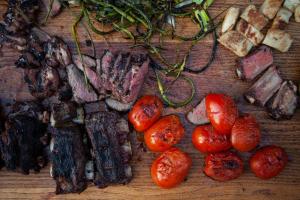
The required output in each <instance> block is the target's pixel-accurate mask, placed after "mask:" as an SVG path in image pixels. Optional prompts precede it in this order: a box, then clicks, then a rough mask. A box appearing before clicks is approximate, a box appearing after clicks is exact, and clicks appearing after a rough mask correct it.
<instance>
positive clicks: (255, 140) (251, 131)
mask: <svg viewBox="0 0 300 200" xmlns="http://www.w3.org/2000/svg"><path fill="white" fill-rule="evenodd" d="M260 135H261V134H260V128H259V124H258V123H257V122H256V119H255V118H254V117H253V116H251V115H249V114H246V115H244V116H243V117H239V118H238V119H237V120H236V121H235V123H234V125H233V127H232V130H231V142H232V146H233V147H234V148H235V149H236V150H238V151H250V150H252V149H254V148H255V147H256V146H257V145H258V144H259V141H260Z"/></svg>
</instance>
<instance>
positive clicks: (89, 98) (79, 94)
mask: <svg viewBox="0 0 300 200" xmlns="http://www.w3.org/2000/svg"><path fill="white" fill-rule="evenodd" d="M67 74H68V80H69V84H70V86H71V88H72V91H73V97H74V99H75V101H76V102H77V103H86V102H93V101H97V100H98V96H97V94H96V93H95V91H94V90H93V89H92V87H91V86H89V85H88V84H87V83H86V82H85V79H84V75H83V73H82V72H81V71H80V70H79V69H78V68H77V67H76V66H75V65H73V64H71V65H68V66H67Z"/></svg>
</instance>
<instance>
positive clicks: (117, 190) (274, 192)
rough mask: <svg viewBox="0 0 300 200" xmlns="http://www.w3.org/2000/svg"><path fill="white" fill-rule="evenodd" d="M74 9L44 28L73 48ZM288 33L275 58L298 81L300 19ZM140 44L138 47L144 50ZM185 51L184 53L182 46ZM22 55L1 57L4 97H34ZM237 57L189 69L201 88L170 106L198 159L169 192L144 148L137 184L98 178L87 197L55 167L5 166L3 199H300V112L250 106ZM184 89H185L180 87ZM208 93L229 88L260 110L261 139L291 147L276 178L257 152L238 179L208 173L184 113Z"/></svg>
mask: <svg viewBox="0 0 300 200" xmlns="http://www.w3.org/2000/svg"><path fill="white" fill-rule="evenodd" d="M254 3H255V4H256V5H260V4H261V3H262V1H261V0H255V1H254ZM234 4H235V5H237V6H238V7H241V8H245V7H246V5H247V4H248V1H246V0H243V1H238V3H234V1H233V0H227V1H221V0H216V1H215V3H214V5H213V6H212V7H211V8H210V11H211V13H212V15H213V16H214V15H216V14H217V13H219V12H220V11H221V10H223V9H224V8H225V7H227V6H229V5H234ZM4 10H5V6H4V3H3V1H1V2H0V13H1V15H2V14H3V12H4ZM70 16H71V15H70V13H69V12H67V11H65V12H64V13H63V14H61V15H60V16H58V17H57V18H55V19H53V20H50V21H49V23H48V25H47V27H45V30H47V31H48V32H49V33H52V34H57V35H59V36H61V37H63V38H64V40H65V41H66V42H67V43H68V44H69V45H70V47H71V49H72V51H73V52H75V50H74V43H73V42H72V39H71V37H70V28H71V24H72V22H73V18H72V17H70ZM181 27H182V28H181V32H185V33H188V32H192V31H195V28H194V26H192V25H191V23H182V25H181ZM79 31H80V40H81V41H82V42H81V44H82V47H83V50H84V51H85V52H87V53H91V50H90V49H89V48H88V47H86V46H85V40H86V39H87V35H86V33H85V32H84V29H81V28H80V29H79ZM287 31H288V32H289V33H290V34H291V35H292V36H293V38H294V43H293V45H292V47H291V49H290V50H289V52H287V53H279V52H277V51H274V57H275V64H276V65H277V66H278V67H279V70H280V71H281V73H282V76H283V77H284V78H285V79H291V80H294V81H299V80H300V25H299V24H297V23H295V22H294V19H292V20H291V22H290V24H289V25H288V28H287ZM93 37H94V39H95V41H96V48H97V52H98V56H100V53H101V52H102V50H103V49H105V48H107V46H106V43H105V42H104V40H103V38H101V37H99V36H96V35H94V34H93ZM107 39H108V41H110V45H111V48H112V49H125V48H128V47H129V46H130V45H131V43H130V42H128V41H126V40H125V39H123V38H122V37H121V36H120V35H118V34H114V35H112V36H111V37H109V38H107ZM167 42H168V45H169V47H170V49H173V51H172V50H170V52H168V53H167V56H168V58H170V59H173V60H174V59H175V57H176V56H175V55H176V53H175V52H174V49H175V48H176V47H178V45H181V46H187V45H182V44H181V43H179V42H178V41H173V40H168V41H167ZM210 43H211V40H210V39H209V38H208V39H206V40H204V41H202V42H201V43H200V44H199V45H197V46H196V47H195V48H194V49H193V51H192V56H191V58H190V61H189V63H190V64H191V65H200V64H201V63H204V62H205V59H206V57H207V55H208V51H209V50H210V48H209V45H210ZM140 50H141V49H137V50H136V51H140ZM181 54H182V52H181ZM16 58H17V54H16V52H15V51H14V50H12V49H3V50H2V56H1V57H0V66H1V68H0V98H1V99H2V100H4V101H5V102H8V101H9V100H10V99H16V100H19V101H21V100H30V99H32V97H31V95H30V94H29V93H28V90H27V86H26V84H24V82H23V79H22V76H23V71H22V70H20V69H16V68H14V61H15V59H16ZM235 59H236V56H235V55H233V54H232V53H230V52H229V51H227V50H226V49H224V48H223V47H219V48H218V51H217V56H216V59H215V61H214V63H213V65H212V66H211V67H210V68H209V69H208V70H207V71H205V72H204V73H202V74H199V75H194V74H186V75H188V76H190V77H191V78H192V79H193V80H194V81H195V83H196V86H197V93H196V96H195V98H194V101H193V102H192V103H191V104H190V105H188V106H186V107H184V108H180V109H172V108H166V109H165V114H167V113H177V114H179V115H180V116H181V117H182V120H183V121H184V124H185V128H186V134H185V137H184V139H183V140H182V141H181V142H180V144H179V145H177V146H178V147H179V148H181V149H182V150H184V151H186V152H188V153H189V154H190V156H191V157H192V159H193V165H192V168H191V170H190V173H189V175H188V178H187V180H186V181H185V182H184V183H183V184H181V185H180V186H179V187H177V188H174V189H170V190H164V189H160V188H158V187H157V186H156V185H154V184H153V183H152V181H151V177H150V173H149V167H150V165H151V163H152V161H153V159H154V158H155V157H156V155H155V154H153V153H151V152H149V151H148V152H145V153H141V152H139V154H141V160H140V161H138V160H137V159H134V160H133V172H134V179H133V180H132V181H131V183H130V184H128V185H125V186H111V187H108V188H105V189H98V188H96V187H95V186H93V185H92V184H91V186H90V187H88V189H87V190H85V191H84V192H83V193H81V194H80V195H78V194H69V195H59V196H57V195H55V194H54V188H55V183H54V181H53V180H52V179H51V178H50V177H49V169H48V168H46V169H43V170H42V171H41V172H40V173H39V174H30V175H29V176H25V175H21V174H18V173H13V172H7V171H6V170H5V169H2V170H1V171H0V199H113V200H116V199H127V200H131V199H148V200H150V199H164V200H165V199H189V200H190V199H203V200H208V199H220V200H229V199H232V200H233V199H236V200H242V199H248V200H252V199H255V200H260V199H264V200H265V199H270V200H277V199H278V200H279V199H284V200H299V199H300V172H299V169H300V112H299V111H298V112H297V113H296V114H295V116H294V117H293V119H291V120H288V121H280V122H277V121H274V120H271V119H270V118H269V117H268V115H267V114H266V112H265V110H264V109H263V108H260V107H256V106H253V105H249V104H248V103H247V102H245V100H244V99H243V96H242V94H243V92H244V91H245V90H246V89H247V88H249V87H250V85H251V83H246V82H242V81H240V80H238V79H237V77H236V75H235V72H234V71H235ZM7 68H9V69H10V70H9V71H8V70H7ZM176 88H177V89H176V90H173V92H172V95H174V96H182V93H185V92H188V91H187V89H185V87H184V84H180V83H178V85H177V87H176ZM178 88H179V89H178ZM209 92H223V93H227V94H229V95H231V96H233V97H234V98H235V99H236V102H237V103H238V106H239V109H240V110H241V111H242V112H248V113H251V114H252V115H254V116H256V117H257V119H258V121H259V123H260V125H261V129H262V143H261V145H266V144H276V145H280V146H282V147H284V148H285V149H286V151H287V153H288V155H289V159H290V161H289V163H288V165H287V167H286V168H285V170H284V171H283V172H282V173H281V174H280V175H279V176H278V177H275V178H273V179H271V180H267V181H263V180H260V179H258V178H256V177H255V176H254V175H253V174H252V173H251V172H250V169H249V165H248V158H249V156H250V153H245V154H242V157H243V159H244V161H245V172H244V173H243V174H242V176H241V177H240V178H238V179H236V180H233V181H229V182H226V183H219V182H216V181H213V180H211V179H209V178H207V177H206V176H205V175H204V174H203V173H202V171H201V170H202V166H203V157H204V156H203V155H201V154H200V153H199V152H197V151H196V150H195V149H194V148H193V146H192V144H191V132H192V130H193V128H194V126H192V125H191V124H189V123H188V122H187V121H186V120H185V118H184V114H185V113H186V112H187V111H188V110H189V109H191V108H192V107H193V106H195V105H196V104H197V102H198V101H199V100H200V99H201V98H203V97H204V96H205V95H206V94H207V93H209ZM143 93H144V94H150V93H151V94H153V93H155V94H158V91H157V87H156V82H155V78H154V74H153V72H152V71H151V72H150V74H149V78H148V79H147V81H146V83H145V85H144V88H143Z"/></svg>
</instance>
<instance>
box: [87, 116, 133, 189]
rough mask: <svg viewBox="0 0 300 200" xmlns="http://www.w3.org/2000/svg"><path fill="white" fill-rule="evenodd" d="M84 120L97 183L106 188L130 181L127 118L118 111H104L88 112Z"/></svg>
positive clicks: (129, 148) (130, 152)
mask: <svg viewBox="0 0 300 200" xmlns="http://www.w3.org/2000/svg"><path fill="white" fill-rule="evenodd" d="M85 123H86V130H87V132H88V135H89V138H90V140H91V143H92V147H93V155H94V159H95V165H96V173H95V177H94V182H95V184H96V185H97V186H98V187H100V188H104V187H106V186H108V185H110V184H125V183H128V182H129V181H130V180H131V178H132V172H131V166H130V165H129V161H130V159H131V154H132V151H131V146H130V142H129V128H128V122H127V121H126V120H125V119H123V118H121V116H119V115H118V114H117V113H115V112H105V111H103V112H98V113H93V114H90V115H88V116H86V119H85Z"/></svg>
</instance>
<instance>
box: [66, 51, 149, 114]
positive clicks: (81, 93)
mask: <svg viewBox="0 0 300 200" xmlns="http://www.w3.org/2000/svg"><path fill="white" fill-rule="evenodd" d="M73 60H74V64H75V65H69V66H68V67H67V73H68V80H69V84H70V85H71V87H72V89H73V93H74V99H75V101H76V102H78V103H83V102H93V101H96V100H102V99H106V98H107V99H108V100H107V101H106V102H107V103H108V104H109V105H110V106H112V107H113V108H115V109H118V110H120V111H122V110H124V109H125V110H127V109H129V107H130V105H131V104H132V103H133V102H134V101H135V100H136V99H137V97H138V94H139V92H140V90H141V88H142V86H143V83H144V79H145V77H146V75H147V73H148V69H149V58H148V56H147V55H143V54H140V55H132V54H130V53H126V52H118V53H116V54H113V53H112V52H110V51H109V50H106V51H104V54H103V55H102V56H101V57H100V58H92V57H89V56H86V55H82V56H74V57H73ZM84 75H85V76H86V78H87V80H88V82H89V84H86V82H85V77H84Z"/></svg>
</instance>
